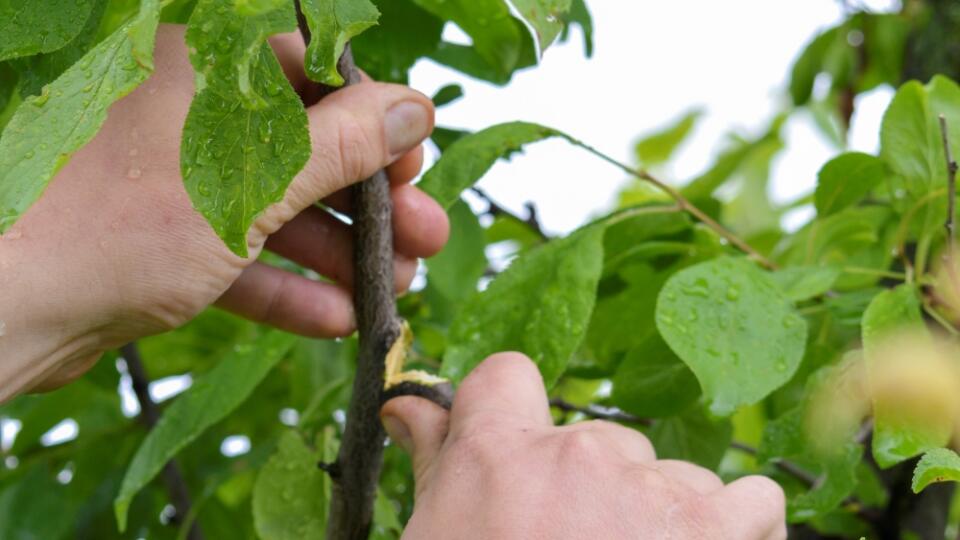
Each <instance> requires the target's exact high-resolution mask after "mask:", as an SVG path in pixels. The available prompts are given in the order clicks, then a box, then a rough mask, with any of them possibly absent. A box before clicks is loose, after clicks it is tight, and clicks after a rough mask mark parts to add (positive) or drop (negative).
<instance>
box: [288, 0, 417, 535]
mask: <svg viewBox="0 0 960 540" xmlns="http://www.w3.org/2000/svg"><path fill="white" fill-rule="evenodd" d="M296 7H297V20H298V23H299V28H300V32H301V35H302V36H303V40H304V42H305V43H306V44H308V45H309V43H310V29H309V27H308V26H307V24H306V18H305V17H304V16H303V11H302V10H301V8H300V2H299V1H297V2H296ZM338 69H339V71H340V74H341V75H342V76H343V78H344V81H345V82H346V84H345V85H344V86H350V85H353V84H358V83H359V82H361V78H360V71H359V70H358V69H357V67H356V66H355V65H354V62H353V54H352V53H351V51H350V44H349V43H348V44H347V46H346V48H345V49H344V51H343V55H342V56H341V57H340V61H339V63H338ZM316 86H322V85H316ZM327 93H329V91H328V90H326V89H324V90H321V91H320V92H319V94H320V95H324V94H327ZM351 192H352V193H351V194H352V197H353V208H354V219H353V235H354V254H353V255H354V283H355V284H356V287H354V308H355V310H356V316H357V331H358V335H359V349H358V352H357V371H356V376H355V378H354V381H353V394H352V397H351V398H350V405H349V407H348V409H347V423H346V426H345V428H344V432H343V438H342V439H341V442H340V450H339V452H338V454H337V461H336V462H335V463H333V464H331V465H329V466H327V467H326V469H325V470H327V472H328V473H330V475H331V478H332V479H333V492H332V498H331V501H330V512H329V514H328V520H327V538H328V539H331V540H361V539H366V538H367V537H368V536H369V533H370V526H371V522H372V520H373V503H374V499H375V498H376V494H377V482H378V480H379V478H380V469H381V468H382V466H383V445H384V441H385V440H386V433H385V432H384V430H383V426H382V425H381V423H380V403H381V399H382V395H383V386H384V371H385V359H386V355H387V351H389V349H390V347H391V345H393V343H394V342H395V341H396V340H397V338H398V337H399V336H400V320H399V318H398V317H397V308H396V298H395V296H394V290H393V223H392V213H393V208H392V202H391V199H390V182H389V179H388V178H387V174H386V172H385V171H383V170H380V171H377V173H376V174H374V175H373V176H372V177H371V178H369V179H367V180H366V181H364V182H361V183H359V184H357V185H355V186H354V187H352V188H351Z"/></svg>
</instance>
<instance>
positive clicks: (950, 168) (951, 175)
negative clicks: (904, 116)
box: [940, 114, 957, 256]
mask: <svg viewBox="0 0 960 540" xmlns="http://www.w3.org/2000/svg"><path fill="white" fill-rule="evenodd" d="M940 136H941V137H942V139H943V156H944V158H945V159H946V160H947V220H946V223H945V224H944V227H945V228H946V229H947V253H948V256H949V254H950V253H952V251H953V243H954V241H955V240H956V231H955V227H954V213H955V212H956V204H957V162H956V161H955V160H954V159H953V151H952V150H951V149H950V132H949V129H948V127H947V118H946V117H945V116H944V115H942V114H941V115H940Z"/></svg>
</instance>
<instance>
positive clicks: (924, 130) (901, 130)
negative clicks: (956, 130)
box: [880, 76, 960, 235]
mask: <svg viewBox="0 0 960 540" xmlns="http://www.w3.org/2000/svg"><path fill="white" fill-rule="evenodd" d="M940 114H943V115H944V116H945V117H946V119H947V122H948V125H950V126H956V125H958V124H960V88H958V87H957V85H956V83H954V82H953V81H951V80H950V79H947V78H946V77H942V76H936V77H934V78H933V79H932V80H931V81H930V84H928V85H927V86H926V87H924V86H923V85H921V84H920V83H918V82H916V81H911V82H908V83H906V84H904V85H903V86H901V87H900V90H898V91H897V94H896V95H895V96H894V97H893V101H892V102H891V103H890V106H889V107H888V108H887V111H886V113H885V114H884V116H883V125H882V127H881V130H880V146H881V151H880V156H881V157H882V158H883V160H884V161H886V163H887V165H888V166H889V167H890V169H891V170H892V171H893V173H894V174H895V176H894V178H893V179H892V181H891V183H890V186H891V189H892V191H893V195H894V201H895V203H898V206H899V208H900V210H901V211H904V212H906V211H910V210H912V209H914V208H916V210H917V211H916V215H915V216H914V217H913V218H912V225H913V229H914V230H917V231H919V234H921V235H928V234H932V233H934V232H936V231H938V230H939V229H940V228H941V227H942V225H943V221H944V219H945V215H946V202H945V197H937V196H936V192H937V191H938V190H941V189H944V188H945V187H946V178H947V171H946V159H945V158H944V154H943V142H942V139H941V135H940V125H939V120H938V116H939V115H940ZM950 146H951V149H952V151H953V154H954V155H957V152H958V151H960V137H951V139H950Z"/></svg>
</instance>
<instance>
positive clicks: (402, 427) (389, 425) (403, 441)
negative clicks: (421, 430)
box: [380, 416, 413, 454]
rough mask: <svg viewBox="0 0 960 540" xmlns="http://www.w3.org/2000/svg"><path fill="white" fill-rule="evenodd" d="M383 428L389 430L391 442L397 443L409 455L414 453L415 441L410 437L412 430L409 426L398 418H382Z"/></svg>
mask: <svg viewBox="0 0 960 540" xmlns="http://www.w3.org/2000/svg"><path fill="white" fill-rule="evenodd" d="M380 420H381V421H382V422H383V428H384V429H386V430H387V435H389V436H390V440H392V441H393V442H395V443H397V444H398V445H399V446H400V448H403V449H404V450H405V451H406V452H407V453H408V454H412V453H413V439H412V438H411V437H410V430H409V429H407V425H406V424H404V423H403V422H401V421H400V419H399V418H397V417H396V416H382V417H381V418H380Z"/></svg>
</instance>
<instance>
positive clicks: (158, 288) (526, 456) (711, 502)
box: [0, 26, 784, 540]
mask: <svg viewBox="0 0 960 540" xmlns="http://www.w3.org/2000/svg"><path fill="white" fill-rule="evenodd" d="M272 44H273V46H274V50H275V51H276V52H277V54H278V57H279V58H280V60H281V63H282V64H283V65H284V69H285V71H286V73H287V76H288V77H289V78H290V79H291V82H292V83H293V85H294V87H295V88H296V89H297V90H299V91H304V90H305V88H306V84H307V83H306V81H305V79H304V77H303V74H302V70H301V68H299V67H298V65H299V64H300V62H302V57H303V45H302V42H301V41H300V39H299V37H297V36H289V35H288V36H282V37H279V38H277V39H274V40H272ZM156 51H157V52H156V59H155V63H156V74H155V75H154V76H153V77H151V79H150V80H148V81H147V82H146V83H145V84H144V85H143V86H142V87H141V88H139V89H138V90H136V91H135V92H134V93H132V94H131V95H130V96H128V97H126V98H124V99H123V100H121V101H120V102H118V103H117V104H116V105H115V106H114V107H113V108H112V109H111V111H110V116H109V118H108V120H107V122H106V124H105V125H104V127H103V129H102V130H101V132H100V134H99V135H98V136H97V137H96V138H95V139H94V140H93V141H92V142H91V143H90V144H88V145H87V146H86V147H85V148H84V149H83V150H81V151H80V152H78V153H77V154H76V155H75V156H74V157H73V159H72V160H71V161H70V163H69V164H68V165H67V166H66V167H65V168H64V169H63V170H62V171H61V172H60V173H59V174H58V175H57V176H56V178H54V180H53V181H52V182H51V184H50V186H49V188H48V189H47V191H46V192H45V193H44V195H43V196H42V197H41V199H40V200H39V201H38V202H37V203H36V204H35V205H34V206H33V207H31V208H30V209H29V210H28V211H27V213H26V214H25V215H24V216H23V217H22V218H21V219H20V221H19V222H18V223H17V224H16V225H15V226H14V227H13V228H12V229H11V230H10V231H8V232H7V233H6V234H5V235H3V236H2V237H0V402H3V401H5V400H8V399H10V398H11V397H13V396H15V395H17V394H19V393H22V392H25V391H37V390H45V389H50V388H55V387H57V386H60V385H62V384H65V383H67V382H68V381H70V380H72V379H74V378H76V377H78V376H80V375H81V374H82V373H83V372H84V371H86V370H87V369H89V367H90V366H91V365H92V364H93V363H94V362H95V361H96V360H97V358H99V357H100V355H101V354H102V352H103V351H104V350H107V349H111V348H115V347H118V346H120V345H122V344H124V343H127V342H129V341H132V340H134V339H137V338H140V337H143V336H147V335H151V334H156V333H160V332H164V331H167V330H170V329H173V328H176V327H178V326H180V325H182V324H184V323H186V322H187V321H189V320H190V319H191V318H192V317H194V316H195V315H196V314H198V313H199V312H200V311H201V310H202V309H204V308H205V307H207V306H208V305H210V304H211V303H216V304H217V305H219V306H221V307H223V308H225V309H228V310H231V311H233V312H235V313H238V314H240V315H242V316H245V317H248V318H251V319H253V320H256V321H259V322H263V323H266V324H269V325H272V326H276V327H279V328H282V329H285V330H288V331H292V332H296V333H299V334H303V335H306V336H313V337H335V336H343V335H348V334H350V333H352V332H353V329H354V320H353V306H352V303H351V299H350V292H349V288H350V286H351V285H352V284H351V281H350V280H351V275H352V267H351V262H350V261H351V260H352V257H351V252H352V246H351V240H350V230H349V226H347V225H345V224H343V223H341V222H340V221H337V220H336V219H334V218H333V217H331V216H330V215H328V214H326V213H325V212H324V211H322V210H319V209H317V208H316V207H314V203H315V202H316V201H318V200H322V201H324V202H325V203H326V204H327V205H329V206H331V207H334V208H337V209H339V210H341V211H344V212H349V208H348V205H347V202H346V201H347V198H346V196H345V195H346V194H345V193H344V192H343V189H344V188H345V187H347V186H349V185H350V184H352V183H355V182H357V181H360V180H362V179H364V178H366V177H368V176H370V175H371V174H372V173H373V172H374V171H375V170H377V169H380V168H382V167H385V166H388V172H389V173H390V177H391V182H392V190H391V192H392V199H393V203H394V223H393V225H394V240H395V247H396V251H397V256H396V288H397V290H398V291H402V290H403V289H405V288H406V287H407V286H408V284H409V283H410V281H411V279H412V278H413V275H414V272H415V269H416V258H417V257H426V256H430V255H432V254H434V253H436V252H437V251H438V250H439V249H440V248H441V246H442V245H443V244H444V242H445V241H446V238H447V234H448V228H449V226H448V223H447V218H446V215H445V213H444V212H443V210H442V209H441V208H440V207H439V206H437V205H436V203H434V202H433V201H432V200H431V199H430V198H429V197H427V196H426V195H424V194H423V193H422V192H420V191H419V190H418V189H416V188H415V187H413V186H410V185H409V184H408V182H409V181H410V180H411V179H412V178H413V177H414V176H415V175H416V174H417V172H418V171H419V169H420V166H421V162H422V150H421V149H420V146H419V145H420V143H421V141H422V140H423V139H424V138H425V137H426V136H427V135H428V134H429V131H430V129H432V126H433V110H432V106H431V104H430V102H429V100H428V99H427V98H426V97H424V96H423V95H421V94H419V93H417V92H414V91H412V90H410V89H407V88H404V87H400V86H395V85H384V84H377V83H372V82H367V83H364V84H361V85H358V86H355V87H351V88H348V89H344V90H341V91H339V92H337V93H335V94H333V95H331V96H329V97H327V98H325V99H324V100H323V101H322V102H321V103H319V104H316V105H311V106H310V107H308V110H307V114H308V117H309V119H310V132H311V140H312V145H313V157H312V158H311V160H310V162H309V163H308V164H307V166H306V167H305V169H304V171H303V172H301V173H300V174H299V175H298V176H297V177H296V179H295V180H294V181H293V183H292V184H291V186H290V188H289V189H288V191H287V193H286V195H285V197H284V199H283V201H282V202H280V203H278V204H276V205H273V206H271V207H270V208H269V209H267V210H266V211H265V212H264V214H263V215H262V216H260V218H259V219H257V221H256V223H255V224H254V226H253V227H252V229H251V231H250V233H249V235H248V246H249V251H250V257H249V258H247V259H242V258H239V257H237V256H235V255H233V254H232V253H231V252H229V250H227V249H226V247H224V245H223V243H222V242H221V241H220V239H219V238H217V236H216V235H215V234H214V233H213V231H212V230H211V229H210V227H209V225H207V223H206V222H205V221H204V219H203V218H202V217H201V216H200V215H199V214H197V213H196V212H195V211H194V210H193V209H192V207H191V204H190V201H189V198H188V197H187V194H186V192H185V190H184V188H183V184H182V181H181V179H180V174H179V141H180V132H181V128H182V126H183V121H184V119H185V118H186V114H187V110H188V107H189V103H190V100H191V98H192V95H193V71H192V68H191V67H190V65H189V63H188V60H187V52H186V48H185V46H184V45H183V28H182V27H176V26H162V27H161V28H160V31H159V34H158V39H157V48H156ZM390 111H393V112H394V113H397V114H390ZM418 111H420V112H419V113H418ZM263 249H268V250H272V251H274V252H276V253H277V254H279V255H281V256H283V257H286V258H288V259H290V260H293V261H296V262H298V263H300V264H302V265H303V266H305V267H308V268H311V269H313V270H315V271H317V272H318V273H320V274H322V275H324V276H326V277H328V278H330V280H332V282H333V283H323V282H317V281H311V280H308V279H306V278H303V277H300V276H298V275H295V274H291V273H287V272H284V271H282V270H279V269H276V268H272V267H269V266H266V265H264V264H261V263H258V262H255V259H256V257H257V255H258V254H259V253H260V252H261V251H262V250H263ZM384 419H385V424H386V426H387V428H388V430H389V431H390V433H391V435H392V437H393V439H394V440H395V441H397V442H399V443H400V444H402V445H403V446H404V447H405V448H407V449H409V450H412V452H413V458H414V466H415V469H416V478H417V486H416V487H417V493H416V495H417V502H416V505H417V506H416V510H415V512H414V515H413V518H412V520H411V522H410V525H409V527H408V530H407V532H406V533H405V535H406V536H405V537H406V538H413V539H419V538H425V539H433V538H457V539H466V538H485V539H486V538H503V539H511V538H523V539H531V538H533V539H535V538H588V537H589V538H591V539H592V538H605V539H606V538H610V539H616V538H630V539H636V538H672V539H680V538H721V539H725V538H730V539H737V540H753V539H758V540H760V539H763V540H766V539H768V538H769V539H774V538H783V537H784V536H783V534H782V522H783V496H782V493H781V492H780V491H779V488H777V487H776V486H775V485H774V484H772V483H771V482H770V481H768V480H765V479H757V478H752V479H744V480H740V481H738V482H735V483H733V484H731V485H730V486H728V487H726V488H722V484H720V481H719V479H717V478H716V476H714V475H712V473H709V472H708V471H705V470H703V469H700V468H698V467H695V466H693V465H690V464H686V463H681V462H673V461H654V455H653V450H652V448H651V447H650V444H649V442H648V441H647V440H646V439H645V438H643V436H642V435H640V434H639V433H636V432H634V431H632V430H629V429H627V428H623V427H620V426H616V425H613V424H603V423H585V424H580V425H578V426H572V427H571V426H568V427H560V428H554V427H552V425H551V423H550V416H549V410H548V408H547V403H546V398H545V394H544V389H543V385H542V381H541V379H540V377H539V374H538V372H537V371H536V368H535V367H533V366H532V364H531V363H530V362H529V360H526V359H524V358H519V357H518V356H517V355H511V354H506V355H499V356H496V357H493V358H492V359H490V360H488V361H487V362H485V363H484V364H482V365H481V366H480V367H479V368H478V369H477V370H476V371H475V373H474V374H471V375H470V376H469V377H468V378H467V380H466V381H465V382H464V384H463V385H462V387H461V388H460V390H459V391H458V394H457V398H456V402H455V403H454V408H453V412H452V414H451V415H449V416H448V415H447V413H446V412H445V411H443V410H442V409H439V408H438V407H436V406H435V405H433V404H432V403H430V402H427V401H425V400H421V399H418V398H412V397H405V398H398V399H394V400H391V401H390V402H388V403H387V404H386V406H385V407H384ZM465 509H469V512H464V510H465Z"/></svg>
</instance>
